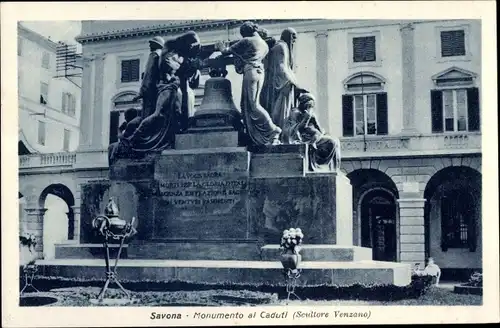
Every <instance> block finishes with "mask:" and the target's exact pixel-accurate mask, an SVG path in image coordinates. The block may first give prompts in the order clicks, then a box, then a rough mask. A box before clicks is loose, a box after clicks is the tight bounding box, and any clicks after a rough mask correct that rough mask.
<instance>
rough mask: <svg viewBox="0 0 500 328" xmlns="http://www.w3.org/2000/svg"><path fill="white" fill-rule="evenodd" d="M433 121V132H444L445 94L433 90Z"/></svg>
mask: <svg viewBox="0 0 500 328" xmlns="http://www.w3.org/2000/svg"><path fill="white" fill-rule="evenodd" d="M431 120H432V132H433V133H440V132H443V93H442V91H439V90H431Z"/></svg>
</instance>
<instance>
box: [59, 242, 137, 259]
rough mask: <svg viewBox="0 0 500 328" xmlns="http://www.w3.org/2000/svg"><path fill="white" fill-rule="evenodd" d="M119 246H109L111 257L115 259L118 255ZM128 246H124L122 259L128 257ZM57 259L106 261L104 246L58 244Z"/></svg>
mask: <svg viewBox="0 0 500 328" xmlns="http://www.w3.org/2000/svg"><path fill="white" fill-rule="evenodd" d="M119 247H120V245H119V244H110V245H109V255H110V257H112V258H115V257H116V256H117V254H118V248H119ZM127 253H128V245H123V249H122V253H121V256H120V258H127V257H128V254H127ZM55 258H56V259H104V248H103V245H102V244H56V245H55Z"/></svg>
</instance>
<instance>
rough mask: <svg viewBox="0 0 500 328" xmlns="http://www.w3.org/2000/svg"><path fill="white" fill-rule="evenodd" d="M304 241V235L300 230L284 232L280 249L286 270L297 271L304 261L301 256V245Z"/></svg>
mask: <svg viewBox="0 0 500 328" xmlns="http://www.w3.org/2000/svg"><path fill="white" fill-rule="evenodd" d="M303 239H304V234H303V233H302V231H301V230H300V228H297V229H295V228H290V229H288V230H284V231H283V235H282V237H281V243H280V249H281V251H282V253H281V264H282V265H283V267H284V268H285V269H291V270H295V269H297V267H298V266H299V264H300V261H301V260H302V256H301V255H300V253H299V252H300V245H301V244H302V240H303Z"/></svg>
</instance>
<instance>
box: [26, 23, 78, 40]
mask: <svg viewBox="0 0 500 328" xmlns="http://www.w3.org/2000/svg"><path fill="white" fill-rule="evenodd" d="M21 24H22V25H23V26H24V27H26V28H29V29H30V30H33V31H35V32H37V33H38V34H41V35H43V36H44V37H47V38H49V39H50V40H52V41H54V42H57V41H63V42H67V43H76V41H75V37H76V36H77V35H79V34H80V31H81V22H80V21H22V22H21Z"/></svg>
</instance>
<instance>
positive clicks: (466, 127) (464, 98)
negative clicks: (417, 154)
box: [431, 88, 480, 133]
mask: <svg viewBox="0 0 500 328" xmlns="http://www.w3.org/2000/svg"><path fill="white" fill-rule="evenodd" d="M431 112H432V113H431V114H432V132H434V133H441V132H460V131H479V126H480V117H479V115H480V114H479V89H478V88H461V89H460V88H457V89H445V90H431Z"/></svg>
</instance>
